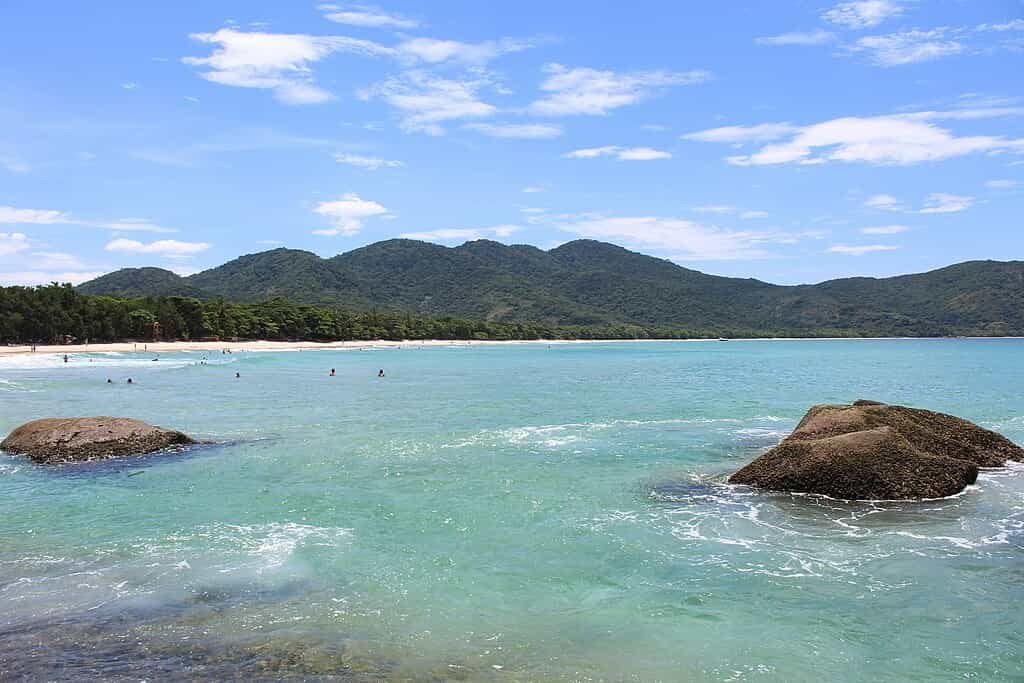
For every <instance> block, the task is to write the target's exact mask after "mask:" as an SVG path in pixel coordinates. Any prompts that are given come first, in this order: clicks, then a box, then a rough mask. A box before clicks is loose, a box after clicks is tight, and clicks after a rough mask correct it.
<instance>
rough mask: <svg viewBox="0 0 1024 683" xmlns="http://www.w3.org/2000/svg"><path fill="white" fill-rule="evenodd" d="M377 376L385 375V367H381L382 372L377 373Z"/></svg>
mask: <svg viewBox="0 0 1024 683" xmlns="http://www.w3.org/2000/svg"><path fill="white" fill-rule="evenodd" d="M377 376H378V377H383V376H384V368H381V369H380V372H378V373H377Z"/></svg>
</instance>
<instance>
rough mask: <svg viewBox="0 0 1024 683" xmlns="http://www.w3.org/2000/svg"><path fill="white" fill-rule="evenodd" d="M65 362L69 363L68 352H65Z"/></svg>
mask: <svg viewBox="0 0 1024 683" xmlns="http://www.w3.org/2000/svg"><path fill="white" fill-rule="evenodd" d="M64 362H65V363H67V362H68V354H66V353H65V354H64Z"/></svg>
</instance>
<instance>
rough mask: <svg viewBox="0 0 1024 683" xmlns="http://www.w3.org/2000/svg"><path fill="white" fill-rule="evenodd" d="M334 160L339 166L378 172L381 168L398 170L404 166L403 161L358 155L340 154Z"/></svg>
mask: <svg viewBox="0 0 1024 683" xmlns="http://www.w3.org/2000/svg"><path fill="white" fill-rule="evenodd" d="M334 160H335V161H337V162H338V163H339V164H348V165H349V166H356V167H358V168H365V169H367V170H370V171H376V170H378V169H381V168H398V167H399V166H404V164H403V163H402V162H401V161H396V160H393V159H380V158H378V157H366V156H360V155H358V154H345V153H338V154H335V155H334Z"/></svg>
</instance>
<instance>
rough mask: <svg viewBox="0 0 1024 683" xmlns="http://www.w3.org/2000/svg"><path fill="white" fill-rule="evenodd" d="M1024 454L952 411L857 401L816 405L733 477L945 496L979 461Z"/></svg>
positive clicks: (776, 485) (847, 491) (854, 494)
mask: <svg viewBox="0 0 1024 683" xmlns="http://www.w3.org/2000/svg"><path fill="white" fill-rule="evenodd" d="M1007 460H1018V461H1024V449H1021V448H1020V447H1019V446H1017V445H1015V444H1014V443H1013V442H1011V441H1010V440H1009V439H1007V438H1006V437H1004V436H1002V435H1000V434H996V433H995V432H992V431H989V430H988V429H984V428H982V427H979V426H978V425H976V424H974V423H972V422H968V421H967V420H962V419H960V418H958V417H954V416H952V415H946V414H943V413H935V412H932V411H930V410H920V409H917V408H907V407H904V406H893V405H886V404H884V403H878V402H877V401H857V402H855V403H854V404H853V405H818V406H814V407H813V408H811V409H810V410H809V411H808V412H807V414H806V415H805V416H804V418H803V420H801V421H800V424H799V425H797V428H796V429H795V430H794V431H793V433H792V434H790V435H789V436H788V437H786V438H785V439H784V440H783V441H782V443H780V444H779V445H778V446H776V447H775V448H773V449H771V450H770V451H768V452H767V453H765V454H764V455H762V456H761V457H759V458H757V459H756V460H754V462H752V463H750V464H749V465H747V466H746V467H744V468H743V469H741V470H740V471H739V472H737V473H736V474H734V475H732V477H731V478H730V479H729V481H730V482H731V483H734V484H748V485H750V486H758V487H761V488H767V489H773V490H778V491H800V492H806V493H820V494H824V495H827V496H831V497H833V498H844V499H848V500H897V499H915V498H941V497H943V496H950V495H953V494H954V493H958V492H960V491H962V490H963V489H964V488H965V487H966V486H968V485H969V484H973V483H974V481H975V480H976V479H977V477H978V468H979V467H1000V466H1002V465H1004V464H1006V461H1007Z"/></svg>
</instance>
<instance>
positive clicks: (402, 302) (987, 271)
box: [79, 240, 1024, 336]
mask: <svg viewBox="0 0 1024 683" xmlns="http://www.w3.org/2000/svg"><path fill="white" fill-rule="evenodd" d="M79 291H81V292H83V293H89V294H107V295H117V296H127V297H139V296H161V295H178V296H192V297H197V298H200V299H215V298H224V299H226V300H229V301H242V302H256V301H265V300H268V299H273V298H283V299H287V300H290V301H294V302H299V303H309V304H319V305H328V306H342V307H346V308H349V309H354V310H370V309H378V310H391V311H400V312H409V313H415V314H418V315H423V316H458V317H465V318H474V319H482V320H491V321H536V322H542V323H545V324H550V325H584V326H597V325H620V324H630V325H638V326H642V327H645V328H647V329H652V330H656V329H657V328H665V329H668V328H671V329H674V330H693V331H695V332H696V331H704V332H706V331H708V330H745V331H750V332H754V333H763V334H798V335H816V336H817V335H820V336H828V335H843V336H846V335H858V336H900V335H925V336H927V335H954V334H963V335H1008V334H1013V335H1019V334H1024V262H1020V261H1010V262H997V261H970V262H966V263H960V264H957V265H953V266H949V267H947V268H942V269H939V270H934V271H931V272H928V273H921V274H917V275H906V276H900V277H893V278H884V279H874V278H849V279H842V280H831V281H828V282H823V283H820V284H816V285H800V286H780V285H772V284H768V283H765V282H761V281H758V280H753V279H739V278H727V277H719V276H714V275H707V274H705V273H701V272H698V271H695V270H690V269H687V268H683V267H681V266H678V265H675V264H674V263H672V262H670V261H666V260H662V259H658V258H653V257H650V256H645V255H643V254H638V253H635V252H631V251H628V250H626V249H623V248H622V247H618V246H615V245H612V244H607V243H603V242H597V241H593V240H577V241H573V242H569V243H567V244H564V245H562V246H560V247H558V248H556V249H552V250H550V251H543V250H541V249H537V248H536V247H531V246H525V245H513V246H507V245H503V244H499V243H497V242H491V241H487V240H478V241H474V242H467V243H466V244H463V245H462V246H460V247H455V248H449V247H444V246H439V245H436V244H430V243H426V242H418V241H413V240H388V241H384V242H378V243H376V244H371V245H369V246H366V247H362V248H360V249H356V250H354V251H350V252H347V253H344V254H339V255H338V256H335V257H333V258H329V259H323V258H320V257H319V256H317V255H316V254H313V253H310V252H307V251H298V250H293V249H274V250H272V251H266V252H261V253H257V254H249V255H246V256H242V257H240V258H237V259H235V260H233V261H230V262H228V263H226V264H224V265H222V266H219V267H217V268H212V269H210V270H206V271H203V272H201V273H197V274H195V275H192V276H189V277H184V278H182V277H179V276H177V275H175V274H174V273H171V272H170V271H166V270H162V269H159V268H141V269H125V270H120V271H117V272H114V273H111V274H109V275H105V276H103V277H100V278H97V279H95V280H92V281H91V282H87V283H85V284H83V285H81V286H80V287H79Z"/></svg>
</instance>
